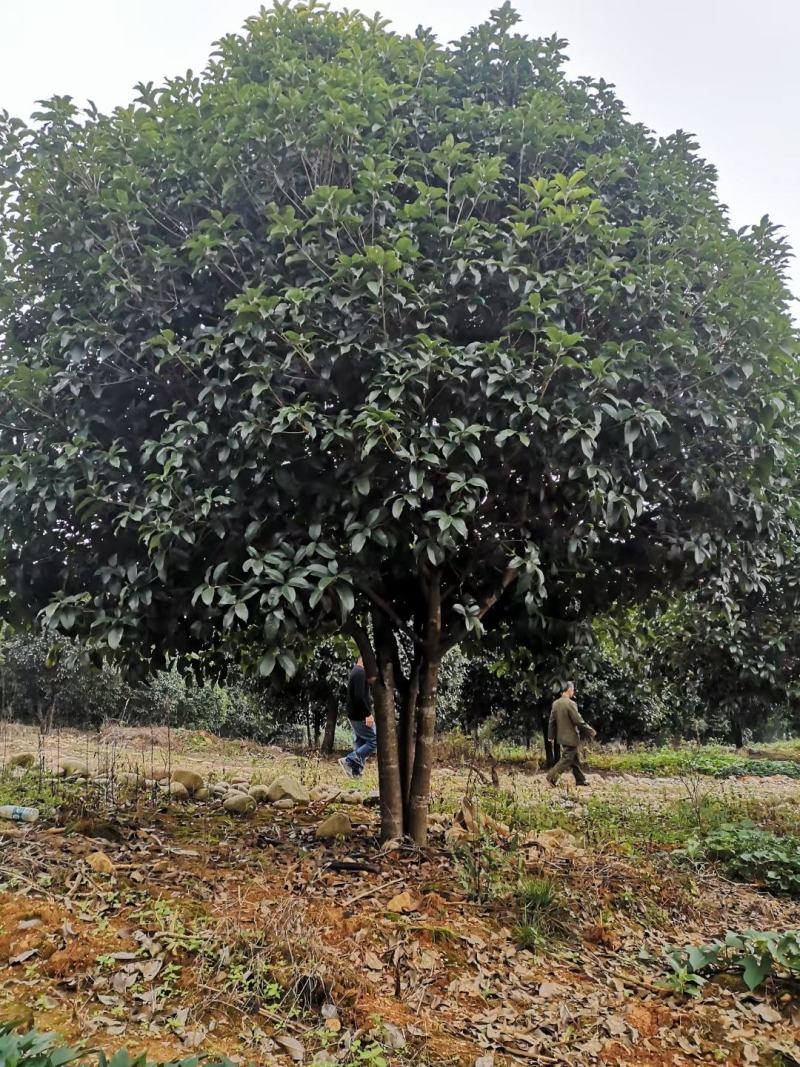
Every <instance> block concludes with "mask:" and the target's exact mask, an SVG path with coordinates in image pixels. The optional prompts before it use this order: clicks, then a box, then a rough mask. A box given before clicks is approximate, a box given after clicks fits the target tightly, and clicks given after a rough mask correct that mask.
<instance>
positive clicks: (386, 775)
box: [345, 613, 403, 841]
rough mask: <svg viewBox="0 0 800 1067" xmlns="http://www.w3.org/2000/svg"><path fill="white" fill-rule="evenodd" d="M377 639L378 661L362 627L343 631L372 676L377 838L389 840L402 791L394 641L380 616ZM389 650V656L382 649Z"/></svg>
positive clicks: (399, 827)
mask: <svg viewBox="0 0 800 1067" xmlns="http://www.w3.org/2000/svg"><path fill="white" fill-rule="evenodd" d="M373 621H374V622H375V624H376V633H377V637H378V640H379V641H380V648H381V652H382V663H381V665H380V669H379V666H378V657H377V656H376V654H375V650H374V649H373V647H372V643H371V642H370V639H369V635H368V634H367V632H366V630H365V629H364V627H363V626H360V625H359V624H358V623H357V622H355V621H353V620H352V619H351V620H349V622H348V625H347V628H346V631H345V632H346V633H348V634H350V636H351V637H352V638H353V640H354V641H355V642H356V644H357V645H358V651H359V652H360V653H361V658H362V659H363V660H364V668H365V670H366V672H367V678H372V679H374V681H373V682H372V700H373V705H374V708H375V728H376V732H377V735H378V785H379V789H380V805H381V840H382V841H393V840H395V839H396V838H399V837H402V836H403V793H402V789H401V787H400V759H399V754H398V749H397V725H396V723H395V696H394V694H395V687H394V669H393V667H392V656H391V650H390V647H389V642H390V641H394V635H393V634H392V631H391V629H389V628H388V626H386V625H385V624H384V623H383V616H382V615H378V614H377V613H376V616H375V618H374V620H373ZM387 651H389V653H390V654H389V655H386V652H387Z"/></svg>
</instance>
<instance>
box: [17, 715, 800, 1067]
mask: <svg viewBox="0 0 800 1067" xmlns="http://www.w3.org/2000/svg"><path fill="white" fill-rule="evenodd" d="M22 751H34V752H36V751H37V747H36V740H35V734H34V732H33V731H32V730H29V729H27V728H24V727H18V726H12V727H6V728H5V730H4V732H3V734H2V735H1V736H0V761H7V760H8V758H9V757H10V756H11V755H12V754H14V753H18V752H22ZM64 756H74V757H77V758H80V759H82V760H84V761H86V762H87V763H88V764H89V765H90V767H91V768H92V770H93V771H94V770H95V769H96V768H97V767H98V766H103V767H106V766H109V765H111V766H112V767H113V768H114V770H115V771H118V772H121V771H122V770H124V769H130V768H131V767H134V766H138V767H139V768H140V769H142V770H143V771H144V773H145V774H148V775H149V774H152V773H153V770H154V768H156V767H175V766H178V765H180V766H182V767H188V768H191V769H194V770H197V771H198V772H199V773H201V774H203V775H204V776H206V777H210V778H214V777H222V776H223V775H224V776H226V777H227V778H229V779H233V778H235V777H237V776H243V777H247V778H248V779H259V780H261V781H269V780H271V779H272V778H274V777H275V776H276V775H277V774H279V773H286V772H287V771H288V772H290V773H292V774H294V775H295V776H296V777H297V778H298V779H302V780H303V781H305V783H306V784H307V785H314V784H317V783H320V782H334V781H338V778H337V774H338V768H337V767H336V765H335V763H327V762H324V761H319V760H309V759H305V758H304V757H298V756H293V755H291V754H287V753H283V752H280V751H279V750H275V749H263V748H261V747H259V746H255V745H248V744H243V743H239V742H224V741H219V740H217V739H214V738H213V737H211V736H210V735H205V734H198V733H191V732H171V733H167V732H166V731H162V732H160V733H157V734H151V733H150V731H131V732H129V731H125V730H124V729H123V728H121V727H116V728H114V733H113V735H108V734H106V735H105V736H98V735H87V734H80V733H70V732H64V731H62V732H60V733H59V734H57V735H54V736H53V737H52V738H49V739H48V740H47V741H46V742H45V744H44V746H43V749H42V752H41V760H42V765H43V767H44V768H45V769H49V768H52V767H54V766H55V765H56V763H57V761H58V759H60V758H62V757H64ZM148 768H149V770H148ZM470 776H471V772H470V770H469V769H468V768H443V769H440V770H438V771H437V772H436V775H435V782H434V791H435V800H436V808H437V809H439V810H441V811H443V812H447V811H452V809H453V808H454V807H455V806H456V805H457V803H458V801H459V799H460V796H461V795H462V794H463V792H464V790H465V788H466V786H467V782H468V779H469V778H470ZM591 781H592V789H591V790H586V791H582V792H581V793H580V795H576V791H574V790H572V789H571V788H570V787H568V786H567V787H565V788H564V789H563V790H561V789H560V790H556V791H552V790H549V789H548V788H547V787H546V786H545V785H544V784H543V782H542V778H541V776H540V775H535V774H533V775H532V774H528V773H525V772H521V773H518V774H515V775H514V776H513V777H512V776H509V775H507V774H504V775H503V776H502V780H501V788H502V789H503V790H506V791H508V792H509V793H510V794H512V795H513V796H514V798H515V799H516V800H518V801H519V802H520V803H528V802H530V803H547V804H551V805H555V806H557V807H559V806H560V807H561V808H563V809H564V811H565V812H569V811H570V810H572V809H574V807H575V806H576V805H580V804H582V803H585V802H586V794H590V795H591V796H593V797H608V798H609V799H614V800H618V799H619V798H620V796H624V797H625V798H626V799H627V802H629V803H630V805H631V807H632V808H634V807H635V808H637V809H639V810H644V811H645V812H646V811H648V810H652V811H654V812H655V811H657V810H658V807H659V805H661V804H663V802H664V801H665V799H667V798H669V797H674V796H680V795H681V791H682V790H685V788H686V786H685V785H684V784H683V783H681V782H679V781H677V780H670V779H659V780H653V779H646V778H632V777H630V776H625V777H624V778H622V779H619V778H618V779H615V780H611V779H601V778H599V777H598V776H591ZM375 784H376V782H375V777H374V769H373V770H372V771H370V774H369V775H368V777H367V780H366V782H365V783H364V786H363V790H364V792H369V791H370V790H371V789H374V788H375ZM704 788H707V789H708V790H709V791H710V792H712V793H713V792H714V791H715V790H723V789H724V790H726V791H727V793H728V795H742V796H747V795H752V792H753V790H758V792H759V795H763V796H769V797H771V798H774V800H775V803H776V804H796V803H797V799H798V796H800V789H799V788H798V783H797V782H793V781H791V780H783V779H780V780H778V779H749V780H745V781H739V780H737V781H735V782H725V783H715V782H713V781H709V782H708V784H707V786H706V785H705V784H704ZM737 791H741V792H740V793H737ZM336 807H338V804H337V803H334V804H333V805H331V804H328V803H326V802H324V801H323V802H319V803H316V804H312V805H311V806H310V807H308V808H300V809H294V810H292V811H278V810H275V809H274V808H271V807H259V808H258V809H257V811H256V812H255V813H254V814H253V815H251V816H247V817H244V818H234V817H231V816H228V815H224V814H222V813H221V812H220V811H219V810H217V809H216V808H215V807H214V806H213V805H212V804H209V803H197V804H191V803H190V804H184V805H176V804H172V805H169V804H167V803H165V801H164V799H163V796H161V795H155V794H154V793H153V791H152V790H149V789H142V790H138V791H137V790H134V791H130V792H128V791H126V790H124V789H116V790H115V791H114V795H113V796H109V792H108V790H106V792H105V793H102V794H99V793H98V792H97V790H96V789H93V788H91V787H87V788H86V789H85V790H84V789H82V787H70V786H64V792H63V797H62V798H61V804H60V806H56V808H55V809H54V810H53V811H52V813H51V815H50V816H49V817H48V818H47V819H43V820H40V822H38V823H36V824H34V825H32V826H22V827H20V826H17V825H12V824H9V823H3V822H0V1004H2V1005H3V1006H4V1007H3V1009H2V1010H3V1012H4V1013H5V1015H6V1017H8V1016H9V1015H11V1016H13V1015H14V1014H15V1013H16V1014H18V1015H19V1014H20V1013H22V1012H23V1010H24V1014H25V1015H26V1017H28V1018H30V1016H31V1015H32V1017H33V1020H34V1021H35V1024H36V1025H37V1026H38V1027H39V1028H41V1029H50V1028H53V1029H57V1030H59V1031H61V1032H62V1033H63V1034H64V1035H65V1036H66V1038H67V1039H69V1040H78V1039H81V1038H83V1039H86V1040H90V1041H91V1043H92V1044H93V1045H96V1046H100V1047H103V1048H106V1049H108V1050H113V1049H116V1048H119V1047H121V1046H123V1045H124V1046H126V1047H127V1048H129V1049H130V1050H131V1051H138V1050H146V1051H147V1052H148V1053H149V1055H150V1056H151V1057H153V1058H162V1059H166V1058H175V1057H179V1056H182V1055H186V1054H187V1053H188V1052H189V1051H192V1050H195V1049H197V1050H198V1051H200V1052H203V1053H211V1052H220V1053H225V1054H227V1055H230V1056H233V1057H234V1058H236V1057H238V1058H240V1059H241V1062H243V1063H244V1062H253V1063H258V1064H271V1063H290V1062H292V1059H291V1056H292V1055H295V1056H296V1055H298V1048H299V1046H296V1045H294V1044H293V1043H292V1042H293V1041H294V1042H299V1043H300V1046H302V1049H303V1051H304V1053H305V1055H306V1056H307V1057H308V1058H309V1059H310V1058H312V1057H313V1056H314V1055H315V1054H319V1053H320V1052H321V1050H323V1049H327V1050H328V1054H329V1056H330V1057H331V1058H332V1059H333V1058H335V1059H336V1061H337V1062H341V1063H346V1064H350V1063H356V1062H358V1059H357V1056H358V1049H359V1048H361V1049H363V1048H364V1047H365V1046H366V1045H369V1044H370V1043H371V1042H372V1041H377V1042H380V1044H381V1046H382V1048H383V1055H384V1057H385V1058H386V1059H387V1060H388V1061H389V1062H392V1063H406V1062H408V1063H410V1062H416V1063H421V1064H430V1065H439V1064H441V1065H444V1064H465V1065H470V1067H471V1065H472V1064H474V1063H475V1062H476V1060H477V1059H479V1058H480V1057H486V1056H489V1055H494V1057H495V1060H494V1062H495V1064H497V1065H499V1064H501V1063H504V1062H508V1063H516V1062H519V1063H523V1062H524V1063H532V1064H553V1063H557V1064H575V1065H578V1064H598V1063H603V1064H637V1065H648V1064H653V1065H655V1064H676V1065H677V1064H691V1063H697V1062H709V1063H719V1062H725V1063H729V1064H756V1063H763V1064H765V1065H766V1064H769V1063H772V1064H777V1063H784V1064H788V1063H792V1062H794V1061H793V1059H792V1058H791V1057H795V1058H796V1057H797V1056H798V1055H800V1052H799V1051H798V1048H799V1046H798V1041H800V1005H798V1003H797V1001H796V999H795V991H794V989H792V988H790V987H788V986H786V985H781V984H778V983H773V984H772V985H769V986H767V987H765V989H764V990H759V991H758V993H757V994H756V995H751V994H748V993H747V992H746V990H745V989H744V987H743V986H742V984H741V982H740V981H739V980H738V979H734V978H732V977H731V978H730V980H728V978H726V979H725V980H722V979H720V980H717V981H715V982H712V983H709V986H708V987H706V989H705V990H704V994H703V997H702V999H701V1000H699V1001H693V1000H689V999H684V998H682V997H679V996H677V995H675V994H674V993H670V992H665V991H664V990H663V989H662V988H660V986H659V983H660V982H661V980H662V979H663V978H664V976H665V973H666V972H665V967H664V964H663V948H664V946H665V945H669V944H688V943H701V942H705V941H708V940H710V939H712V938H715V937H718V936H720V934H721V933H724V931H725V930H727V929H748V928H750V929H779V930H788V929H796V928H798V927H799V926H800V906H798V904H796V903H795V902H793V901H790V900H785V899H778V898H774V897H770V896H767V895H765V894H763V893H760V892H758V891H756V890H755V889H754V888H750V887H747V886H743V885H740V884H733V883H730V882H728V881H726V880H724V879H722V878H720V877H719V876H718V875H716V874H715V873H714V872H713V871H712V870H708V869H700V870H697V871H689V870H687V869H686V867H685V865H684V866H681V865H680V864H678V863H674V862H672V859H671V856H670V850H669V848H668V847H665V848H664V849H658V850H653V851H652V853H651V854H648V855H637V856H635V857H632V856H626V855H625V854H624V851H622V850H617V849H615V848H604V849H602V850H600V849H596V848H593V847H592V843H591V841H588V840H575V839H572V838H570V837H569V835H565V834H562V835H561V836H559V834H558V832H554V833H553V835H551V837H550V838H548V839H547V841H546V842H544V843H543V842H542V840H539V841H537V840H536V835H535V834H531V835H530V837H529V840H527V841H523V842H522V843H521V845H520V847H519V848H518V850H517V851H516V852H515V853H514V855H515V857H516V859H515V861H514V862H515V863H517V864H519V866H520V867H521V868H524V869H525V870H526V871H528V872H529V873H533V874H544V875H547V876H550V877H551V878H552V879H553V882H554V883H555V884H556V885H557V887H558V890H559V894H560V899H561V911H560V914H559V916H558V922H557V924H556V928H555V929H554V930H553V933H552V936H551V937H549V938H548V939H547V942H546V943H545V944H543V945H542V946H541V948H540V949H539V950H538V951H537V952H535V953H534V952H532V951H529V950H528V949H521V948H518V947H517V944H516V943H515V940H514V938H513V937H512V927H513V925H514V923H515V922H516V920H517V918H518V916H517V915H516V913H515V912H514V911H513V910H512V909H511V908H510V906H509V904H508V901H506V900H504V899H500V900H493V901H492V902H491V903H485V904H481V903H479V902H477V901H476V900H474V899H471V895H474V893H472V894H471V892H470V890H471V889H474V885H472V884H471V883H470V876H469V874H465V867H464V864H463V863H462V864H461V865H460V866H459V865H458V864H455V863H454V860H453V856H452V850H451V847H450V845H449V844H448V843H447V842H446V841H445V831H446V830H447V829H448V827H449V825H450V817H449V816H447V817H445V816H444V815H442V816H440V817H439V818H438V819H437V820H436V822H437V825H436V827H435V828H434V830H433V832H432V834H431V841H430V845H429V847H428V848H427V849H425V850H422V851H420V850H418V849H415V848H411V847H409V846H399V845H398V846H394V847H391V848H390V849H389V850H388V851H387V850H386V849H382V848H381V847H380V844H379V842H378V839H377V830H378V826H377V818H378V816H377V812H376V811H375V810H374V809H371V808H368V807H363V806H360V805H359V806H356V805H352V804H348V805H346V807H343V810H346V811H347V813H348V814H349V815H350V816H351V818H352V821H353V823H354V825H355V827H356V834H355V836H354V837H353V838H352V839H350V840H349V841H342V842H336V843H327V842H321V841H317V840H316V839H315V837H314V831H315V828H316V826H317V825H318V823H319V822H320V821H321V819H322V818H323V817H324V815H327V814H329V812H330V811H331V810H333V809H334V808H336ZM460 847H462V848H464V849H466V850H467V858H468V860H469V862H470V864H471V865H472V868H474V866H475V865H476V864H477V865H478V867H480V865H481V863H483V864H484V865H485V867H486V868H487V869H489V868H491V866H492V864H493V863H495V862H497V856H496V855H495V852H500V851H501V850H502V848H503V847H504V845H503V841H502V834H501V840H500V841H499V842H498V844H497V845H496V846H495V845H493V844H492V843H491V842H489V843H487V842H485V841H484V842H483V843H476V842H465V843H464V844H463V845H462V846H460ZM98 851H100V852H103V853H104V854H105V855H106V856H107V857H108V859H109V860H110V861H111V863H112V864H113V865H114V873H113V874H103V873H98V872H97V871H96V870H94V869H93V867H92V865H91V862H90V860H89V858H90V857H91V856H92V854H94V853H97V852H98ZM342 861H352V862H355V863H362V864H365V865H369V866H371V867H373V868H377V870H378V873H374V872H373V871H360V870H338V869H334V867H332V864H337V863H338V864H341V862H342ZM468 866H469V864H468ZM470 869H471V868H470ZM404 892H408V893H409V894H410V897H411V901H410V905H409V907H408V908H404V909H403V910H401V911H391V910H390V909H389V907H388V905H389V902H390V901H392V900H393V898H395V897H396V895H397V894H399V893H404ZM353 1041H355V1042H357V1044H354V1045H352V1047H351V1051H350V1052H349V1053H348V1052H347V1051H346V1049H347V1046H348V1043H351V1042H353ZM781 1050H783V1051H782V1052H781ZM780 1055H784V1056H785V1058H784V1059H783V1060H781V1059H780V1058H779V1056H780ZM484 1062H485V1063H488V1062H489V1061H488V1060H485V1061H484Z"/></svg>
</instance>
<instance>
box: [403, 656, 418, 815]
mask: <svg viewBox="0 0 800 1067" xmlns="http://www.w3.org/2000/svg"><path fill="white" fill-rule="evenodd" d="M419 671H420V663H419V659H415V660H414V663H413V664H412V665H411V676H410V678H409V680H408V686H407V687H406V691H405V693H404V694H403V703H402V705H401V712H400V723H399V727H398V738H399V744H400V782H401V786H402V790H403V807H404V809H405V812H406V821H408V802H409V798H410V796H411V775H412V773H413V771H414V755H415V750H416V744H415V742H416V736H417V704H418V702H419Z"/></svg>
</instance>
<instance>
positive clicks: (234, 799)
mask: <svg viewBox="0 0 800 1067" xmlns="http://www.w3.org/2000/svg"><path fill="white" fill-rule="evenodd" d="M222 806H223V808H224V809H225V811H228V812H230V813H231V814H232V815H249V814H250V812H251V811H255V810H256V802H255V800H254V799H253V798H252V797H251V796H250V794H249V793H231V795H230V796H229V797H227V798H226V799H225V801H224V802H223V805H222Z"/></svg>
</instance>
